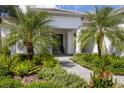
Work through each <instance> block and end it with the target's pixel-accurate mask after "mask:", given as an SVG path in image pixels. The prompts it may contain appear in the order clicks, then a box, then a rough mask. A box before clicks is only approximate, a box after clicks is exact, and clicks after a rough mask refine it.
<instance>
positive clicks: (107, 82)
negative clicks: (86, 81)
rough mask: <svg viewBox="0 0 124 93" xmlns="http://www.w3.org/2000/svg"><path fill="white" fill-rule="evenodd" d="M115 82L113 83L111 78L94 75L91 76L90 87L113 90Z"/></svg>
mask: <svg viewBox="0 0 124 93" xmlns="http://www.w3.org/2000/svg"><path fill="white" fill-rule="evenodd" d="M115 85H116V82H115V83H114V82H113V77H112V76H101V75H100V74H94V75H92V76H91V82H90V87H93V88H113V87H115Z"/></svg>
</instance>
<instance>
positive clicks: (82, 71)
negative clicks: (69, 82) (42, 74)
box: [55, 56, 93, 82]
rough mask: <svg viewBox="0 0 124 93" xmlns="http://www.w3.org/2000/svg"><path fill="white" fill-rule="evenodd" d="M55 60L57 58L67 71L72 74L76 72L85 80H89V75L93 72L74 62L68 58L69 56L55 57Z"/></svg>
mask: <svg viewBox="0 0 124 93" xmlns="http://www.w3.org/2000/svg"><path fill="white" fill-rule="evenodd" d="M55 58H56V59H57V60H59V62H60V64H61V65H62V66H63V68H64V69H65V70H66V71H67V72H68V73H72V74H76V75H78V76H80V77H81V78H83V79H84V80H86V81H88V82H89V81H90V75H91V74H92V73H93V72H92V71H91V70H88V69H87V68H84V67H82V66H80V65H78V64H76V63H74V62H73V61H72V60H70V58H71V56H70V57H69V56H67V57H55Z"/></svg>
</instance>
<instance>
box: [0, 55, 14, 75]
mask: <svg viewBox="0 0 124 93" xmlns="http://www.w3.org/2000/svg"><path fill="white" fill-rule="evenodd" d="M14 63H16V62H15V61H14V60H11V58H10V57H9V56H6V55H0V75H7V74H11V73H10V67H11V66H12V65H13V64H14Z"/></svg>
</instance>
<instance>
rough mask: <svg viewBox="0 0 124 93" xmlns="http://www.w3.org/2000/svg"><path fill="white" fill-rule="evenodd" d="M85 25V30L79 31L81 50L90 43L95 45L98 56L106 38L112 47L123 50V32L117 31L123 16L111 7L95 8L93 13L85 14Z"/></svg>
mask: <svg viewBox="0 0 124 93" xmlns="http://www.w3.org/2000/svg"><path fill="white" fill-rule="evenodd" d="M85 16H86V18H87V23H84V25H85V29H83V30H82V31H81V34H80V36H79V41H80V42H81V48H82V49H83V48H84V47H86V46H87V45H88V44H90V43H94V44H95V43H96V44H97V49H98V55H99V56H101V55H102V49H103V47H104V45H103V41H104V37H105V36H106V37H107V38H108V39H109V40H110V41H111V44H112V46H114V47H115V48H116V49H119V50H120V51H122V50H124V46H123V45H124V43H122V42H123V41H124V31H122V30H121V29H119V27H118V25H119V24H121V23H122V21H123V20H122V18H123V17H124V16H123V14H121V13H119V12H118V10H114V9H113V8H111V7H102V8H98V7H95V12H92V13H91V12H87V13H86V15H85Z"/></svg>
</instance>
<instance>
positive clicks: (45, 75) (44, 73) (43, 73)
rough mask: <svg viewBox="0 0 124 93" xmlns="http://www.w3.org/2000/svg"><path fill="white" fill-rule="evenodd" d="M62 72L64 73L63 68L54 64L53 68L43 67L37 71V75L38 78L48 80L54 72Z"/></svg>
mask: <svg viewBox="0 0 124 93" xmlns="http://www.w3.org/2000/svg"><path fill="white" fill-rule="evenodd" d="M64 73H65V70H64V69H62V67H61V66H60V65H56V67H54V68H47V67H43V68H42V69H41V70H40V71H39V73H38V77H39V78H40V79H45V80H50V79H51V78H52V77H53V76H55V75H56V74H64Z"/></svg>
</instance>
